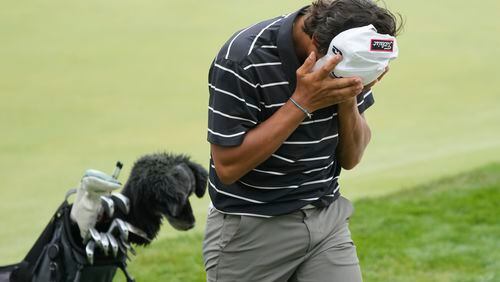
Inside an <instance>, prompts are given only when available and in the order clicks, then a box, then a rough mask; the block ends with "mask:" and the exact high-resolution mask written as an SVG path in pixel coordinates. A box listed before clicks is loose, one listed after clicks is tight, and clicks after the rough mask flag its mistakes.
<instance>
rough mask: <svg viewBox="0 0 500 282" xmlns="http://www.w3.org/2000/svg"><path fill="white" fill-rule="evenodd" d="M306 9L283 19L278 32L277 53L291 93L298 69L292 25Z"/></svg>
mask: <svg viewBox="0 0 500 282" xmlns="http://www.w3.org/2000/svg"><path fill="white" fill-rule="evenodd" d="M307 7H308V6H306V7H304V8H302V9H299V10H298V11H296V12H294V13H292V14H289V15H288V16H287V17H286V18H285V19H283V23H282V24H281V26H280V29H279V32H278V40H277V46H278V52H279V56H280V60H281V63H282V68H283V71H284V72H285V74H286V76H287V78H288V81H289V83H290V84H289V87H290V91H291V92H293V91H295V86H296V83H297V77H296V71H297V69H298V68H299V67H300V62H299V59H298V58H297V54H296V53H295V46H294V44H293V23H294V22H295V19H296V18H297V16H298V15H300V14H301V12H302V11H303V10H304V9H306V8H307Z"/></svg>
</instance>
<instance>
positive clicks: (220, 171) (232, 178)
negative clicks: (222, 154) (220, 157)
mask: <svg viewBox="0 0 500 282" xmlns="http://www.w3.org/2000/svg"><path fill="white" fill-rule="evenodd" d="M215 173H216V174H217V177H218V178H219V180H220V182H222V184H224V185H231V184H233V183H234V182H236V180H238V177H237V176H236V175H235V174H234V173H233V172H232V171H231V169H230V168H229V167H227V166H223V165H217V166H216V167H215Z"/></svg>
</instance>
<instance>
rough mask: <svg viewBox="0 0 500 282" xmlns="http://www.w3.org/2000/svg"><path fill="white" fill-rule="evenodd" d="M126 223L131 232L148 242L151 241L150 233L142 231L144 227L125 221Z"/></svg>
mask: <svg viewBox="0 0 500 282" xmlns="http://www.w3.org/2000/svg"><path fill="white" fill-rule="evenodd" d="M124 224H125V226H126V227H127V229H128V232H129V234H130V233H132V234H134V235H136V236H138V237H141V238H142V239H144V240H146V241H148V242H151V239H149V238H148V235H147V234H146V232H144V231H142V229H139V228H137V227H135V226H133V225H132V224H130V223H128V222H126V221H124Z"/></svg>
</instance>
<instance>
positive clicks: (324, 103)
mask: <svg viewBox="0 0 500 282" xmlns="http://www.w3.org/2000/svg"><path fill="white" fill-rule="evenodd" d="M341 60H342V57H341V56H340V55H336V56H334V57H333V58H331V59H330V60H328V61H327V63H326V64H325V65H324V66H323V67H322V68H321V69H319V70H317V71H315V72H311V69H312V68H313V66H314V64H315V63H316V54H315V53H314V52H311V54H310V55H309V57H308V58H307V59H306V61H305V62H304V64H303V65H302V66H301V67H300V68H299V69H298V70H297V87H296V89H295V93H294V95H293V96H292V98H293V99H294V100H295V101H297V102H298V103H299V104H300V105H301V106H302V107H304V108H305V109H306V110H308V111H309V112H314V111H316V110H319V109H322V108H326V107H328V106H332V105H335V104H338V103H341V102H343V101H345V100H347V99H349V98H353V97H356V95H358V94H360V93H361V91H362V90H363V84H362V82H361V79H360V78H358V77H350V78H332V77H331V76H330V73H331V72H332V71H333V69H334V68H335V67H336V66H337V64H338V63H339V62H340V61H341Z"/></svg>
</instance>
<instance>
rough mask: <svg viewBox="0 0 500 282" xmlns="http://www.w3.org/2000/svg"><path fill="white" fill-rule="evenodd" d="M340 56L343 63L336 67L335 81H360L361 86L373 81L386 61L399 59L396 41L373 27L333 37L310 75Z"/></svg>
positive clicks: (386, 63)
mask: <svg viewBox="0 0 500 282" xmlns="http://www.w3.org/2000/svg"><path fill="white" fill-rule="evenodd" d="M338 53H340V54H341V55H342V61H340V63H339V64H338V65H337V66H336V67H335V69H334V70H333V72H332V75H333V76H335V77H353V76H357V77H360V78H361V80H362V81H363V85H367V84H370V83H371V82H373V81H375V79H377V78H378V77H379V76H380V75H381V74H382V73H384V71H385V68H386V67H387V66H388V65H389V61H391V60H394V59H396V58H397V57H398V53H399V50H398V45H397V42H396V38H395V37H393V36H390V35H387V34H380V33H377V29H376V28H375V27H374V26H373V25H367V26H363V27H357V28H352V29H348V30H346V31H343V32H341V33H339V34H338V35H337V36H335V37H334V38H333V40H332V42H331V43H330V46H329V47H328V52H327V54H326V55H325V56H324V57H322V58H321V59H319V60H318V61H317V62H316V64H315V65H314V68H313V71H315V70H317V69H319V68H320V67H321V66H323V65H324V64H325V63H326V61H327V60H328V59H329V58H331V57H333V56H335V55H336V54H338Z"/></svg>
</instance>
